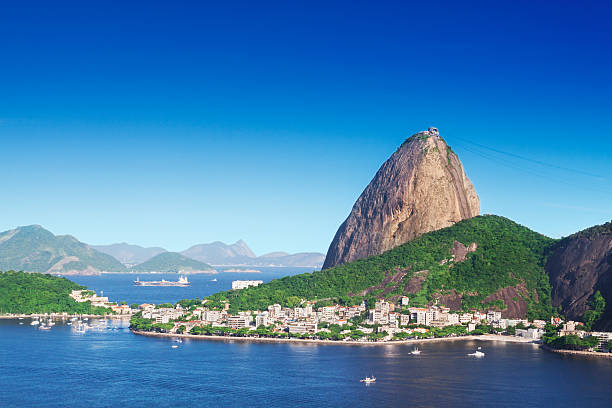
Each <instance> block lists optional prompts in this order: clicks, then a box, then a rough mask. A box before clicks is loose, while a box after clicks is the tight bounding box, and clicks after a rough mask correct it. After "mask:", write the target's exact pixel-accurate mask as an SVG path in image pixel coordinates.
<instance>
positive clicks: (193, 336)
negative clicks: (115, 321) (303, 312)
mask: <svg viewBox="0 0 612 408" xmlns="http://www.w3.org/2000/svg"><path fill="white" fill-rule="evenodd" d="M131 332H132V333H134V334H136V335H141V336H147V337H162V338H187V339H194V340H212V341H242V342H255V343H293V344H296V343H298V344H299V343H302V344H321V345H335V346H390V345H406V344H423V343H436V342H441V341H462V340H463V341H467V340H475V341H502V342H507V343H523V344H538V343H536V342H535V341H533V340H529V339H524V338H522V337H516V336H496V335H481V336H457V337H438V338H432V339H410V340H393V341H378V342H374V341H372V342H367V341H354V340H349V341H336V340H317V339H295V338H293V339H291V338H269V337H234V336H217V335H197V334H172V333H157V332H146V331H139V330H131Z"/></svg>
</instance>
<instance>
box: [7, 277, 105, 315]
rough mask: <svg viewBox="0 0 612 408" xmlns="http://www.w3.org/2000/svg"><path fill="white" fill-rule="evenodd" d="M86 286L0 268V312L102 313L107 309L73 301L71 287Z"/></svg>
mask: <svg viewBox="0 0 612 408" xmlns="http://www.w3.org/2000/svg"><path fill="white" fill-rule="evenodd" d="M82 289H87V288H85V287H84V286H80V285H77V284H76V283H74V282H72V281H69V280H68V279H65V278H58V277H56V276H52V275H45V274H41V273H27V272H14V271H9V272H0V314H5V313H19V314H32V313H63V312H66V313H69V314H74V313H76V314H105V313H110V312H111V311H110V309H106V308H103V307H92V306H91V303H89V302H83V303H77V302H75V301H74V299H72V298H71V297H69V294H70V292H71V291H73V290H82Z"/></svg>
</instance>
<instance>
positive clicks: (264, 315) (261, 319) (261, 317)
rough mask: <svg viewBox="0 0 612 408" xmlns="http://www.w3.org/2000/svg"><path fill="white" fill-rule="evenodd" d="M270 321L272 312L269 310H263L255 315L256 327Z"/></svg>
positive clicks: (267, 323) (266, 324) (265, 324)
mask: <svg viewBox="0 0 612 408" xmlns="http://www.w3.org/2000/svg"><path fill="white" fill-rule="evenodd" d="M270 323H271V322H270V314H269V313H268V312H261V313H259V314H258V315H257V316H255V327H259V326H268V325H269V324H270Z"/></svg>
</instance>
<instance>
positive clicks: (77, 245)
mask: <svg viewBox="0 0 612 408" xmlns="http://www.w3.org/2000/svg"><path fill="white" fill-rule="evenodd" d="M54 266H55V267H54ZM52 267H54V268H53V269H52V270H51V268H52ZM88 267H93V268H95V269H97V270H99V271H111V272H122V271H125V267H124V266H123V265H122V264H121V263H120V262H119V261H117V260H116V259H115V258H113V257H112V256H110V255H106V254H103V253H100V252H98V251H95V250H94V249H92V248H90V247H89V246H88V245H87V244H84V243H82V242H79V241H78V240H77V239H75V238H74V237H71V236H69V235H60V236H55V235H53V234H52V233H51V232H49V231H47V230H46V229H44V228H42V227H40V226H38V225H30V226H27V227H19V228H16V229H14V230H10V231H5V232H2V233H0V270H23V271H27V272H53V273H62V272H66V271H70V270H85V269H87V268H88Z"/></svg>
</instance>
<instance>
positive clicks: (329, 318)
mask: <svg viewBox="0 0 612 408" xmlns="http://www.w3.org/2000/svg"><path fill="white" fill-rule="evenodd" d="M319 311H320V312H321V318H320V320H321V321H324V322H329V323H332V322H333V321H334V317H335V315H336V308H335V307H334V306H325V307H322V308H320V309H319Z"/></svg>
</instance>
